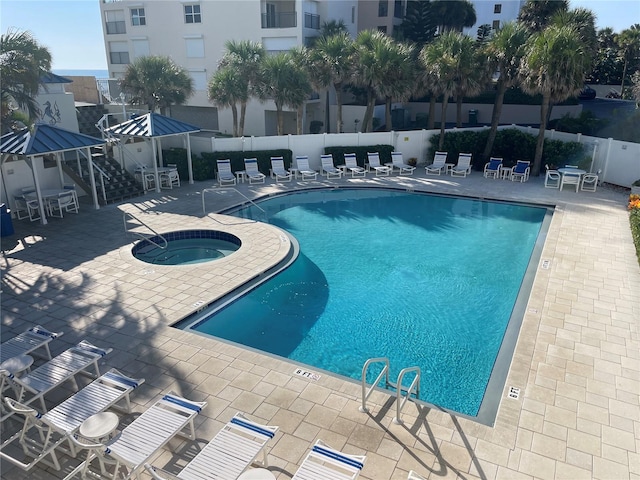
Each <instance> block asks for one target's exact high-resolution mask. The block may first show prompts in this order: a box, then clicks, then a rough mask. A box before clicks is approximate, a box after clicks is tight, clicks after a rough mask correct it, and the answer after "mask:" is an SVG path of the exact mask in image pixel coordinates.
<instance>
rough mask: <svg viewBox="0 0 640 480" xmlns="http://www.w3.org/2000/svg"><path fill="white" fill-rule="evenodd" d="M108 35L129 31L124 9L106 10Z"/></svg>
mask: <svg viewBox="0 0 640 480" xmlns="http://www.w3.org/2000/svg"><path fill="white" fill-rule="evenodd" d="M104 15H105V22H106V23H105V26H106V27H107V35H113V34H118V33H127V29H126V27H125V23H124V10H108V11H106V12H104Z"/></svg>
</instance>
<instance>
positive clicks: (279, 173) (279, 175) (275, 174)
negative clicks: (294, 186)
mask: <svg viewBox="0 0 640 480" xmlns="http://www.w3.org/2000/svg"><path fill="white" fill-rule="evenodd" d="M271 178H275V179H276V183H278V182H290V181H291V179H292V178H293V175H291V172H290V171H289V170H287V169H286V168H284V158H282V157H271Z"/></svg>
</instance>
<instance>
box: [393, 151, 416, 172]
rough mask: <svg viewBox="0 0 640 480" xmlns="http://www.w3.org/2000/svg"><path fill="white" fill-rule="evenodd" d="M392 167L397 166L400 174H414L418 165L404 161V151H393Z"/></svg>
mask: <svg viewBox="0 0 640 480" xmlns="http://www.w3.org/2000/svg"><path fill="white" fill-rule="evenodd" d="M391 168H392V169H394V168H397V169H398V172H400V175H413V172H414V170H415V169H416V167H413V166H411V165H408V164H406V163H404V159H403V158H402V152H391Z"/></svg>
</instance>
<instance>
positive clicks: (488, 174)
mask: <svg viewBox="0 0 640 480" xmlns="http://www.w3.org/2000/svg"><path fill="white" fill-rule="evenodd" d="M501 167H502V159H501V158H498V157H491V158H490V159H489V161H488V162H487V163H485V165H484V178H493V179H494V180H495V179H498V178H500V173H501V171H500V168H501Z"/></svg>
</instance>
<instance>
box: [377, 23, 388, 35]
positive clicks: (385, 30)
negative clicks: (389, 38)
mask: <svg viewBox="0 0 640 480" xmlns="http://www.w3.org/2000/svg"><path fill="white" fill-rule="evenodd" d="M378 31H379V32H382V33H387V26H386V25H381V26H379V27H378Z"/></svg>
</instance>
